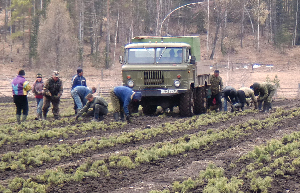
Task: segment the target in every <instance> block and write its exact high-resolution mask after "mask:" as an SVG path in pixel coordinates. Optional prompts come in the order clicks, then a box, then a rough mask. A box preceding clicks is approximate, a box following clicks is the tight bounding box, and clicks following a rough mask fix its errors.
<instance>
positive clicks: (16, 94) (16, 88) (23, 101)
mask: <svg viewBox="0 0 300 193" xmlns="http://www.w3.org/2000/svg"><path fill="white" fill-rule="evenodd" d="M24 76H25V71H24V70H20V71H19V73H18V76H17V77H16V78H14V80H13V81H12V83H11V85H12V93H13V98H14V103H15V105H16V118H17V122H18V124H20V123H21V114H22V111H23V116H22V122H23V121H25V120H26V118H27V116H28V111H29V108H28V99H27V93H28V91H30V90H31V86H30V85H29V82H28V81H27V80H26V79H25V78H24Z"/></svg>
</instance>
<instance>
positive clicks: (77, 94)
mask: <svg viewBox="0 0 300 193" xmlns="http://www.w3.org/2000/svg"><path fill="white" fill-rule="evenodd" d="M95 92H96V88H95V87H92V89H90V88H89V87H85V86H76V87H75V88H74V89H73V90H72V91H71V95H72V97H73V99H74V101H75V104H76V107H77V109H76V112H77V113H78V112H79V111H80V110H81V109H82V107H83V106H84V105H85V104H86V103H87V99H86V96H87V95H88V94H90V93H91V94H94V93H95Z"/></svg>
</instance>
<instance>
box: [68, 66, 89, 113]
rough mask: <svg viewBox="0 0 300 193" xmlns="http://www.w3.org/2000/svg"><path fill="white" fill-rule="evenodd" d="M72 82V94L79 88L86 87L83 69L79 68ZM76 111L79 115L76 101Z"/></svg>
mask: <svg viewBox="0 0 300 193" xmlns="http://www.w3.org/2000/svg"><path fill="white" fill-rule="evenodd" d="M71 82H72V85H71V92H72V90H73V89H74V88H76V87H77V86H85V87H86V79H85V77H84V76H83V70H82V68H77V74H76V75H75V76H73V78H72V81H71ZM74 110H75V114H76V113H77V106H76V102H75V100H74Z"/></svg>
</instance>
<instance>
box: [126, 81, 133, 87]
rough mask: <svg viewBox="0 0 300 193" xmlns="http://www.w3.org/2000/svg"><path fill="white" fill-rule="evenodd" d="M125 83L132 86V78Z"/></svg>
mask: <svg viewBox="0 0 300 193" xmlns="http://www.w3.org/2000/svg"><path fill="white" fill-rule="evenodd" d="M127 85H128V86H129V87H131V88H132V87H133V85H134V83H133V80H128V81H127Z"/></svg>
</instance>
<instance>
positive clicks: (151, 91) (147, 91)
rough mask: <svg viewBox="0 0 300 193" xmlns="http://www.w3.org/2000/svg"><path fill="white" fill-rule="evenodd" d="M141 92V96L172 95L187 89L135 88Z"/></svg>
mask: <svg viewBox="0 0 300 193" xmlns="http://www.w3.org/2000/svg"><path fill="white" fill-rule="evenodd" d="M135 91H139V92H141V93H142V96H143V97H147V96H174V95H178V94H182V93H185V92H187V89H163V88H155V89H154V88H151V89H144V90H135Z"/></svg>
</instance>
